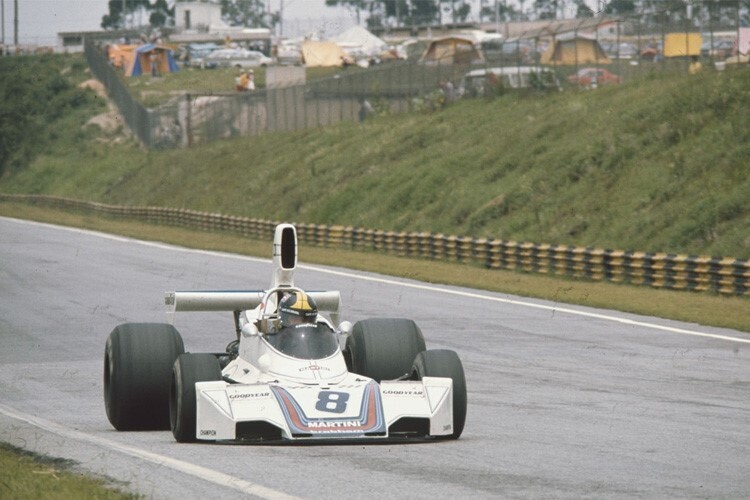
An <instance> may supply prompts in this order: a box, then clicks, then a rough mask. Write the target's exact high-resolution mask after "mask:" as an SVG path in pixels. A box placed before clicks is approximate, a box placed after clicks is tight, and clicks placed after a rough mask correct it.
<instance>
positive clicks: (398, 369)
mask: <svg viewBox="0 0 750 500" xmlns="http://www.w3.org/2000/svg"><path fill="white" fill-rule="evenodd" d="M424 350H425V343H424V336H423V335H422V331H421V330H420V329H419V327H418V326H417V324H416V323H414V321H412V320H410V319H394V318H374V319H366V320H362V321H357V322H356V323H355V324H354V327H353V328H352V333H351V335H349V337H348V338H347V339H346V351H347V354H348V356H349V360H350V365H351V366H350V370H351V371H352V372H354V373H358V374H360V375H364V376H365V377H370V378H372V379H375V380H376V381H378V382H380V381H381V380H393V379H396V378H399V377H401V376H403V375H408V374H409V373H411V368H412V363H413V361H414V357H415V356H416V355H417V353H420V352H422V351H424Z"/></svg>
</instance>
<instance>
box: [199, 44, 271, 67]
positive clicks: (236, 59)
mask: <svg viewBox="0 0 750 500" xmlns="http://www.w3.org/2000/svg"><path fill="white" fill-rule="evenodd" d="M203 60H204V61H205V63H206V64H216V65H217V66H224V67H236V68H255V67H257V66H269V65H271V64H273V63H274V60H273V59H272V58H270V57H268V56H266V55H264V54H263V53H262V52H258V51H257V50H248V49H233V48H229V49H218V50H214V51H213V52H211V53H210V54H208V55H206V56H205V57H204V58H203Z"/></svg>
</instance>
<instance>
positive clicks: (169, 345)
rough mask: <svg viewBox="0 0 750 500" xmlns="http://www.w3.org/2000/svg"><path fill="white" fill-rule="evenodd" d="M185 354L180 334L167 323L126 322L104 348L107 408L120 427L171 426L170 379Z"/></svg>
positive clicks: (109, 338) (108, 339) (105, 400)
mask: <svg viewBox="0 0 750 500" xmlns="http://www.w3.org/2000/svg"><path fill="white" fill-rule="evenodd" d="M183 352H185V346H184V344H183V342H182V337H181V336H180V334H179V332H178V331H177V330H176V329H175V327H173V326H172V325H169V324H163V323H124V324H122V325H119V326H117V327H115V329H114V330H112V333H110V334H109V337H108V338H107V344H106V347H105V349H104V406H105V408H106V410H107V418H108V419H109V421H110V423H111V424H112V425H113V426H114V428H115V429H117V430H118V431H134V430H165V429H169V380H170V377H171V373H172V365H173V364H174V360H175V359H177V356H179V355H180V354H182V353H183Z"/></svg>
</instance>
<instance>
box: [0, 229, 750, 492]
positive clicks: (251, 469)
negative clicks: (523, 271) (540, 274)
mask: <svg viewBox="0 0 750 500" xmlns="http://www.w3.org/2000/svg"><path fill="white" fill-rule="evenodd" d="M269 247H270V245H269ZM269 253H270V248H269ZM304 254H305V249H304V247H302V248H300V259H301V261H304ZM270 272H271V265H270V260H263V259H252V258H246V257H239V256H235V255H229V254H219V253H211V252H200V251H192V250H185V249H181V248H177V247H170V246H167V245H161V244H154V243H144V242H138V241H134V240H129V239H125V238H119V237H113V236H108V235H103V234H99V233H92V232H85V231H78V230H72V229H66V228H60V227H55V226H49V225H44V224H37V223H30V222H23V221H17V220H12V219H6V218H0V440H1V441H5V442H9V443H11V444H13V445H15V446H20V447H23V448H26V449H28V450H32V451H35V452H40V453H46V454H50V455H53V456H57V457H65V458H69V459H72V460H75V461H76V462H77V463H78V464H80V465H79V467H80V469H81V470H84V471H88V472H93V473H97V474H102V475H106V476H108V477H110V478H112V479H113V480H114V481H115V482H119V484H120V486H121V487H123V488H125V489H128V490H130V491H133V492H138V493H141V494H144V495H146V496H148V497H152V498H166V499H171V498H180V499H192V498H200V497H205V496H206V495H213V496H214V497H216V495H222V496H224V495H226V496H228V497H229V498H238V497H247V498H254V497H259V498H284V497H297V498H321V499H322V498H331V497H347V498H449V497H452V498H466V497H473V498H498V497H500V498H529V497H531V498H597V499H599V498H667V497H673V498H743V497H744V498H747V497H748V496H750V474H748V470H750V432H748V423H750V398H748V394H750V334H746V333H742V332H738V331H732V330H726V329H717V328H708V327H702V326H698V325H692V324H685V323H679V322H674V321H667V320H662V319H658V318H647V317H640V316H635V315H628V314H622V313H618V312H614V311H604V310H595V309H587V308H584V307H572V306H565V305H562V304H556V303H552V302H545V301H538V300H533V299H524V298H520V297H513V296H508V295H503V294H494V293H489V292H482V291H476V290H469V289H461V288H455V287H445V286H440V285H430V284H426V283H419V282H414V281H409V280H401V279H394V278H388V277H383V276H378V275H373V274H365V273H359V272H350V271H347V270H344V269H333V268H322V267H314V266H307V265H301V266H300V267H299V268H298V270H297V273H296V279H295V281H296V284H297V285H298V286H301V287H303V288H315V289H319V290H320V289H331V290H340V291H341V293H342V298H343V302H344V310H343V317H345V318H346V319H349V320H351V321H356V320H358V319H363V318H367V317H374V316H398V317H409V318H412V319H414V320H416V321H417V323H418V324H419V325H420V326H421V327H422V330H423V331H424V333H425V337H426V339H427V346H428V348H449V349H454V350H456V351H457V352H458V353H459V355H460V357H461V359H462V361H463V363H464V368H465V370H466V374H467V384H468V390H469V395H468V396H469V408H468V417H467V422H466V428H465V430H464V433H463V436H462V437H461V439H459V440H458V441H450V442H435V443H420V444H405V445H403V444H381V445H362V444H356V445H331V446H227V445H213V444H194V445H193V444H190V445H186V444H178V443H176V442H175V441H174V439H173V438H172V435H171V433H170V432H130V433H119V432H116V431H115V430H113V429H112V427H111V426H110V425H109V422H108V421H107V418H106V415H105V413H104V406H103V400H102V357H103V349H104V343H105V340H106V338H107V335H108V334H109V332H110V331H111V330H112V328H113V327H114V326H115V325H117V324H119V323H122V322H126V321H164V320H166V314H165V312H164V311H165V310H164V307H163V305H162V297H163V292H164V291H167V290H175V289H177V290H180V289H181V290H190V289H202V290H207V289H243V288H247V289H257V288H265V287H267V286H268V284H269V280H270ZM175 325H176V326H177V328H178V329H179V330H180V331H181V333H182V334H183V337H184V338H185V343H186V346H187V349H188V350H189V351H192V352H201V351H212V352H213V351H217V350H223V348H224V346H225V345H226V344H227V343H228V342H229V341H230V340H232V338H233V335H234V333H233V329H232V320H231V315H228V314H226V313H178V315H177V317H176V318H175ZM2 488H3V486H2V485H0V497H4V496H5V494H4V493H8V492H3V491H2Z"/></svg>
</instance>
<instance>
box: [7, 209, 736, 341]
mask: <svg viewBox="0 0 750 500" xmlns="http://www.w3.org/2000/svg"><path fill="white" fill-rule="evenodd" d="M8 220H12V221H15V222H19V223H22V224H31V225H34V224H36V225H42V226H47V227H52V228H56V229H62V230H66V231H72V232H78V233H82V234H88V235H93V236H99V237H101V238H107V239H111V240H115V241H123V242H129V243H138V244H140V245H145V246H150V247H155V248H160V249H164V250H171V251H180V252H188V253H201V254H204V255H212V256H218V257H229V258H234V259H240V260H246V261H250V262H264V263H267V262H269V260H268V259H261V258H258V257H248V256H245V255H237V254H232V253H226V252H216V251H211V250H195V249H192V248H185V247H179V246H175V245H169V244H166V243H159V242H153V241H142V240H136V239H133V238H127V237H123V236H116V235H112V234H107V233H102V232H99V231H91V230H88V229H78V228H71V227H67V226H56V225H53V224H46V223H41V222H34V221H26V220H21V219H8ZM297 267H298V268H300V269H307V270H309V271H315V272H319V273H325V274H331V275H334V276H341V277H344V278H350V279H357V280H362V281H370V282H373V283H382V284H385V285H392V286H400V287H404V288H412V289H416V290H426V291H430V292H436V293H444V294H447V295H455V296H459V297H468V298H472V299H477V300H486V301H489V302H497V303H503V304H512V305H515V306H522V307H529V308H533V309H541V310H545V311H551V312H554V313H556V314H557V313H564V314H571V315H575V316H583V317H587V318H595V319H600V320H605V321H612V322H615V323H620V324H624V325H630V326H638V327H642V328H650V329H652V330H660V331H663V332H669V333H677V334H680V335H691V336H694V337H706V338H711V339H717V340H727V341H730V342H739V343H745V344H750V337H732V336H729V335H719V334H716V333H707V332H700V331H696V330H688V329H685V328H676V327H671V326H665V325H658V324H656V323H648V322H645V321H636V320H632V319H627V318H620V317H617V316H612V315H609V314H602V313H594V312H588V311H581V310H578V309H570V308H568V307H559V306H557V305H545V304H535V303H533V302H526V301H523V300H518V299H505V298H502V297H493V296H489V295H482V294H479V293H473V292H463V291H460V290H451V289H448V288H441V287H438V286H433V285H423V284H418V283H406V282H402V281H397V280H395V279H388V278H378V277H374V276H363V275H360V274H356V273H353V272H345V271H336V270H333V269H325V268H322V267H317V266H310V265H298V266H297Z"/></svg>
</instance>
